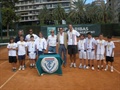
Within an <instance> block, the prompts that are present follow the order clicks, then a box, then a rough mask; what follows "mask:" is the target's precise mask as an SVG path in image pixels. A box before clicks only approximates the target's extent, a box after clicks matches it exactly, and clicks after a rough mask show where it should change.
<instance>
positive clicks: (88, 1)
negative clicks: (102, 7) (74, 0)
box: [86, 0, 106, 3]
mask: <svg viewBox="0 0 120 90" xmlns="http://www.w3.org/2000/svg"><path fill="white" fill-rule="evenodd" d="M92 1H94V0H87V1H86V3H91V2H92ZM104 1H106V0H104Z"/></svg>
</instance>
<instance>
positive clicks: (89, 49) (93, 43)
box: [86, 38, 96, 51]
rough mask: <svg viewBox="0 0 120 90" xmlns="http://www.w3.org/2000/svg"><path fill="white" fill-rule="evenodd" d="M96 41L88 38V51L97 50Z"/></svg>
mask: <svg viewBox="0 0 120 90" xmlns="http://www.w3.org/2000/svg"><path fill="white" fill-rule="evenodd" d="M95 43H96V42H95V39H94V38H90V39H89V38H86V49H87V51H91V49H95Z"/></svg>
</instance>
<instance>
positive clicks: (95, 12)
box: [86, 4, 112, 23]
mask: <svg viewBox="0 0 120 90" xmlns="http://www.w3.org/2000/svg"><path fill="white" fill-rule="evenodd" d="M86 12H87V17H88V18H90V19H91V21H92V23H108V22H111V21H112V10H110V8H109V7H107V6H106V5H105V4H101V6H97V5H94V4H91V5H87V7H86Z"/></svg>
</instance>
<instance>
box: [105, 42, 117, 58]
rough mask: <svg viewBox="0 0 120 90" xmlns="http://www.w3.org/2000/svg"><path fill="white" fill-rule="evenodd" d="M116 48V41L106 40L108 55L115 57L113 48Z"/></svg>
mask: <svg viewBox="0 0 120 90" xmlns="http://www.w3.org/2000/svg"><path fill="white" fill-rule="evenodd" d="M114 48H115V45H114V42H113V41H111V42H108V41H107V42H106V56H110V57H111V56H112V57H114V52H113V53H112V50H113V49H114Z"/></svg>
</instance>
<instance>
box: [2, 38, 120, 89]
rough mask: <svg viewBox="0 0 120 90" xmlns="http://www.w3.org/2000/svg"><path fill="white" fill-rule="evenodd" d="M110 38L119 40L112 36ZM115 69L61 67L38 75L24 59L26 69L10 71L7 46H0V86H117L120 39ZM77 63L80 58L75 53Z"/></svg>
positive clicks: (61, 87) (33, 87)
mask: <svg viewBox="0 0 120 90" xmlns="http://www.w3.org/2000/svg"><path fill="white" fill-rule="evenodd" d="M113 40H115V41H116V40H120V39H117V38H114V39H113ZM115 46H116V48H115V61H114V72H113V73H111V72H110V70H109V71H104V70H102V71H99V72H98V71H97V69H96V61H95V71H92V70H91V69H89V70H83V69H79V68H70V67H69V63H70V62H69V57H68V58H67V59H68V60H67V61H68V64H67V67H66V68H64V67H63V68H62V70H63V75H62V76H59V75H43V76H39V75H38V73H37V70H36V69H30V68H29V61H28V60H26V63H27V68H26V70H25V71H17V72H12V71H11V64H9V63H8V60H7V58H8V56H7V49H6V47H0V90H120V41H118V42H115ZM77 66H79V59H78V55H77Z"/></svg>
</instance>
